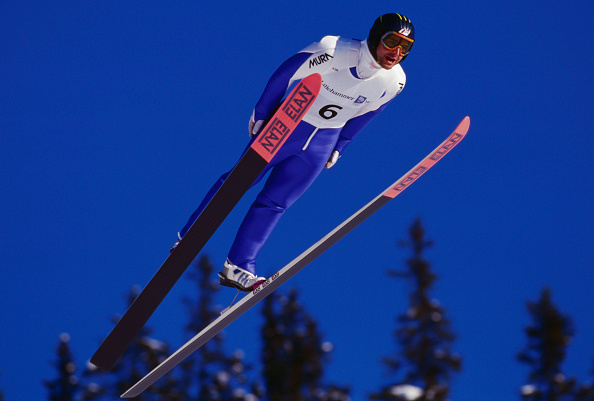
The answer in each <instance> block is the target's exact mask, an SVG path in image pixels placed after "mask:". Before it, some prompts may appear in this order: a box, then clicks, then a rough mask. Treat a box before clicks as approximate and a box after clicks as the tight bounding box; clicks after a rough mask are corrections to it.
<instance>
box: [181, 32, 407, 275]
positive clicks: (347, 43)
mask: <svg viewBox="0 0 594 401" xmlns="http://www.w3.org/2000/svg"><path fill="white" fill-rule="evenodd" d="M313 73H319V74H320V75H321V76H322V88H321V90H320V94H319V96H318V98H317V99H316V100H315V102H314V104H313V105H312V106H311V108H310V110H309V111H308V112H307V114H306V115H305V116H304V117H303V120H302V121H301V123H299V125H298V126H297V128H295V130H294V131H293V133H292V134H291V135H290V136H289V138H288V139H287V141H286V142H285V144H284V145H283V146H282V148H281V149H280V150H279V152H278V153H277V154H276V155H275V156H274V158H273V159H272V160H271V162H270V163H269V164H268V165H267V167H266V169H265V170H264V171H263V172H262V174H261V175H260V177H258V179H257V180H256V182H255V183H254V185H255V184H256V183H258V182H259V181H260V180H261V179H262V177H264V176H265V175H266V173H268V171H270V170H271V169H272V171H271V172H270V177H269V178H268V179H267V181H266V183H265V185H264V188H263V189H262V191H261V192H260V193H259V195H258V196H257V197H256V200H255V202H254V203H253V204H252V206H251V208H250V209H249V211H248V213H247V215H246V216H245V219H244V220H243V223H242V224H241V226H240V227H239V230H238V232H237V235H236V237H235V241H234V242H233V245H232V247H231V250H230V251H229V256H228V257H229V261H230V262H231V263H233V264H235V265H237V266H239V267H241V268H242V269H245V270H247V271H249V272H251V273H253V274H256V258H257V256H258V254H259V252H260V250H261V249H262V247H263V246H264V244H265V242H266V240H267V239H268V237H269V236H270V234H271V232H272V230H273V229H274V227H275V226H276V224H277V222H278V221H279V219H280V218H281V217H282V215H283V214H284V212H285V210H286V209H287V208H289V207H290V206H291V205H292V204H293V203H294V202H295V201H296V200H297V199H298V198H299V197H300V196H301V195H302V194H303V193H304V192H305V191H306V190H307V188H309V186H310V185H311V184H312V183H313V181H314V180H315V179H316V177H317V176H318V174H319V173H320V172H321V171H322V169H323V168H324V166H325V164H326V162H327V161H328V159H329V157H330V155H331V154H332V152H333V151H334V150H336V151H338V152H339V154H341V155H342V153H343V151H344V149H345V147H346V146H347V145H348V144H349V143H350V142H351V141H352V140H353V139H354V138H355V136H357V134H358V133H359V132H360V131H361V129H363V127H365V125H367V123H369V122H370V121H371V120H372V119H373V118H374V117H375V116H376V115H377V114H379V113H380V112H381V111H382V110H383V109H384V108H385V107H386V106H387V104H388V103H389V102H390V101H391V100H392V99H393V98H394V97H395V96H396V95H397V94H399V93H400V92H401V91H402V89H403V88H404V85H405V83H406V76H405V74H404V71H403V70H402V67H401V66H400V65H399V64H398V65H396V66H394V67H392V68H391V69H390V70H386V69H383V68H381V67H380V65H379V64H378V63H377V62H376V61H375V60H374V58H373V56H372V55H371V53H370V51H369V48H368V46H367V42H366V41H365V40H363V41H360V40H354V39H353V40H351V39H345V38H341V37H337V36H326V37H324V38H323V39H322V40H321V41H320V42H316V43H313V44H312V45H310V46H308V47H306V48H305V49H303V50H302V51H301V52H299V53H297V54H295V55H294V56H292V57H291V58H289V59H288V60H287V61H285V62H284V63H283V64H282V65H281V66H280V67H279V69H278V70H277V71H276V72H275V73H274V74H273V75H272V77H271V78H270V80H269V81H268V84H267V85H266V88H265V89H264V93H263V94H262V96H261V97H260V100H259V101H258V103H257V104H256V107H255V109H254V115H253V117H254V120H255V121H259V120H268V118H270V117H271V116H272V114H274V111H275V110H276V109H277V108H278V106H279V105H280V103H281V102H282V99H283V96H284V95H285V93H286V92H287V90H288V89H289V88H290V87H291V85H292V84H293V83H294V82H296V81H298V80H300V79H303V78H305V77H306V76H308V75H310V74H313ZM250 144H251V143H250ZM248 147H249V145H248ZM246 150H247V148H246ZM229 173H230V172H227V173H226V174H223V175H222V176H221V177H220V178H219V180H218V181H217V182H216V183H215V185H214V186H213V187H212V188H211V190H210V191H209V192H208V193H207V195H206V197H205V198H204V200H203V201H202V203H201V204H200V206H199V207H198V209H197V210H196V211H195V212H194V213H193V214H192V216H191V217H190V219H189V221H188V223H187V224H186V226H185V227H184V228H183V229H182V231H181V232H180V235H181V236H183V235H185V233H186V232H187V231H188V229H189V228H190V226H191V225H192V224H193V222H194V221H195V220H196V218H197V217H198V216H199V215H200V212H202V210H203V209H204V207H206V205H207V204H208V202H209V201H210V199H211V198H212V197H213V196H214V194H215V193H216V191H217V190H218V189H219V187H220V186H221V185H222V183H223V182H224V181H225V179H226V178H227V176H228V175H229Z"/></svg>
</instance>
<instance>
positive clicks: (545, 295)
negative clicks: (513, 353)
mask: <svg viewBox="0 0 594 401" xmlns="http://www.w3.org/2000/svg"><path fill="white" fill-rule="evenodd" d="M527 308H528V312H529V313H530V315H531V318H532V324H531V325H530V326H528V327H526V329H525V333H526V336H527V337H528V344H527V345H526V347H525V348H524V349H523V350H522V351H521V352H520V353H518V356H517V358H518V360H519V361H520V362H521V363H523V364H525V365H528V367H529V368H530V373H529V375H528V380H529V383H530V384H526V385H524V386H522V388H521V395H522V399H523V400H525V401H570V400H571V401H574V400H575V396H576V380H575V379H568V378H567V377H565V374H564V373H563V371H562V369H561V365H562V363H563V360H564V359H565V353H566V349H567V346H568V344H569V343H570V342H571V339H572V336H573V335H574V332H575V329H574V326H573V321H572V320H571V318H570V317H569V316H567V315H564V314H562V313H561V312H560V311H559V310H558V309H557V307H556V306H555V305H554V304H553V301H552V293H551V290H550V289H549V288H545V289H544V290H543V291H542V293H541V296H540V299H539V300H538V301H536V302H528V303H527ZM577 391H579V390H577ZM590 400H591V399H590Z"/></svg>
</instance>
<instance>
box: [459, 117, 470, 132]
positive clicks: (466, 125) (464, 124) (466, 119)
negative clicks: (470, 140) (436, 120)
mask: <svg viewBox="0 0 594 401" xmlns="http://www.w3.org/2000/svg"><path fill="white" fill-rule="evenodd" d="M458 127H459V128H460V129H465V130H466V131H468V128H470V117H469V116H466V117H464V118H463V119H462V122H461V123H460V125H458Z"/></svg>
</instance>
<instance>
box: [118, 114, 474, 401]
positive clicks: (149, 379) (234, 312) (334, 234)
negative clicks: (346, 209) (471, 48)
mask: <svg viewBox="0 0 594 401" xmlns="http://www.w3.org/2000/svg"><path fill="white" fill-rule="evenodd" d="M469 127H470V118H469V117H466V118H464V119H463V120H462V122H461V123H460V124H459V125H458V127H457V128H456V130H455V131H454V132H453V133H452V134H451V135H450V136H449V137H448V138H447V139H446V140H445V141H444V142H443V143H441V145H439V146H438V147H437V148H436V149H435V150H434V151H433V152H431V153H430V154H429V155H427V157H425V158H424V159H423V160H421V162H420V163H419V164H417V165H416V166H415V167H413V168H412V169H411V170H410V171H409V172H408V173H406V174H405V175H404V176H402V178H400V179H399V180H398V181H396V182H395V183H394V184H392V185H390V186H389V187H388V188H387V189H386V190H385V191H383V192H382V193H380V194H379V195H378V196H377V197H376V198H375V199H373V200H372V201H371V202H369V203H368V204H367V205H365V206H364V207H363V208H361V209H359V210H358V211H357V212H356V213H355V214H353V215H352V216H351V217H349V218H348V219H346V220H345V221H344V222H343V223H341V224H340V225H339V226H338V227H336V228H335V229H334V230H332V231H331V232H330V233H328V234H327V235H326V236H325V237H324V238H322V239H321V240H319V241H318V242H316V243H315V244H314V245H312V246H311V247H310V248H309V249H307V250H306V251H305V252H303V253H302V254H301V255H299V256H298V257H297V258H295V259H294V260H293V261H291V262H290V263H289V264H288V265H286V266H285V267H283V268H282V269H280V270H279V271H278V272H276V273H275V274H274V275H272V276H271V277H269V278H268V280H266V281H265V282H264V283H262V284H261V285H260V286H259V287H258V288H256V289H255V290H254V291H252V292H250V293H248V294H247V295H246V296H245V297H243V298H242V299H241V301H239V302H238V303H236V304H235V305H233V306H231V307H230V308H229V309H228V310H227V311H226V312H225V313H224V314H222V315H221V316H219V317H218V318H217V319H216V320H214V321H213V322H212V323H210V324H209V325H208V326H207V327H205V328H204V329H203V330H202V331H201V332H200V333H198V334H197V335H196V336H194V337H193V338H192V339H191V340H190V341H188V342H187V343H186V344H184V345H183V346H182V347H181V348H179V349H178V350H177V351H175V352H174V353H173V354H171V356H169V357H168V358H167V359H166V360H165V361H163V362H162V363H161V364H160V365H159V366H157V367H156V368H154V369H153V370H152V371H150V372H149V373H148V374H147V375H146V376H144V377H143V378H142V379H140V380H139V381H138V382H137V383H136V384H134V385H133V386H132V387H130V389H128V390H127V391H126V392H125V393H124V394H122V395H121V397H122V398H133V397H136V396H137V395H139V394H140V393H142V392H143V391H144V390H146V389H147V388H148V387H149V386H151V385H152V384H153V383H155V382H156V381H157V380H158V379H159V378H160V377H162V376H163V375H165V374H166V373H167V372H169V371H170V370H171V369H173V368H174V367H175V366H177V365H178V364H180V363H181V362H182V361H183V360H184V359H185V358H187V357H188V356H189V355H191V354H192V353H193V352H194V351H196V350H197V349H199V348H200V347H201V346H202V345H204V344H205V343H206V342H207V341H209V340H210V339H211V338H213V337H214V336H216V335H217V334H218V333H220V332H221V331H222V330H223V329H224V328H225V327H227V326H228V325H229V324H231V323H232V322H233V321H235V320H236V319H237V318H238V317H239V316H241V315H243V314H244V313H245V312H246V311H248V310H249V309H250V308H252V307H253V306H254V305H256V304H257V303H258V302H260V301H261V300H262V299H264V298H265V297H266V296H268V295H269V294H270V293H272V292H273V291H274V290H276V289H277V288H278V287H280V286H281V285H282V284H283V283H285V282H286V281H287V280H289V279H290V278H291V277H293V276H294V275H295V274H297V273H298V272H299V271H301V270H302V269H303V268H304V267H305V266H307V265H308V264H310V263H311V262H312V261H314V260H315V259H316V258H317V257H318V256H320V255H321V254H323V253H324V252H325V251H327V250H328V249H329V248H330V247H331V246H332V245H334V244H336V243H337V242H338V241H339V240H340V239H341V238H343V237H344V236H345V235H347V234H348V233H349V232H351V231H352V230H353V229H354V228H355V227H357V226H358V225H359V224H361V223H362V222H364V221H365V220H366V219H367V218H368V217H370V216H371V215H373V214H374V213H375V212H377V211H378V210H379V209H380V208H382V206H384V205H385V204H386V203H388V202H389V201H390V200H392V199H394V198H395V197H396V196H398V195H399V194H400V193H402V191H404V190H405V189H406V188H408V187H409V186H410V185H411V184H412V183H413V182H415V181H416V180H417V179H418V178H419V177H420V176H421V175H423V174H424V173H425V172H427V170H429V169H430V168H431V167H432V166H434V165H435V163H437V162H438V161H439V160H441V158H442V157H443V156H445V154H447V153H448V152H449V151H450V150H452V149H453V148H454V147H455V146H456V145H457V144H458V143H460V141H461V140H462V139H464V137H465V136H466V133H467V132H468V129H469Z"/></svg>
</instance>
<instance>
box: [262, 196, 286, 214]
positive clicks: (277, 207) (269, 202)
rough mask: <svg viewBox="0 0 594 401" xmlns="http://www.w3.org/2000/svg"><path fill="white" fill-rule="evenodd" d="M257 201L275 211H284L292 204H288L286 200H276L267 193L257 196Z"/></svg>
mask: <svg viewBox="0 0 594 401" xmlns="http://www.w3.org/2000/svg"><path fill="white" fill-rule="evenodd" d="M255 203H256V204H257V205H258V206H260V207H264V208H266V209H269V210H271V211H273V212H275V213H280V214H282V213H284V212H285V210H287V209H288V208H289V206H290V205H287V204H286V203H285V202H281V201H278V200H274V199H272V198H270V197H269V196H267V195H263V194H260V195H258V196H257V197H256V201H255Z"/></svg>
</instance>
